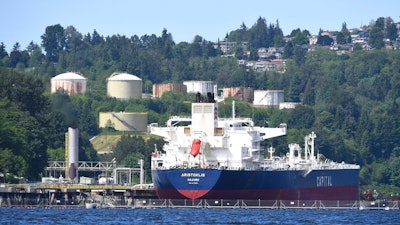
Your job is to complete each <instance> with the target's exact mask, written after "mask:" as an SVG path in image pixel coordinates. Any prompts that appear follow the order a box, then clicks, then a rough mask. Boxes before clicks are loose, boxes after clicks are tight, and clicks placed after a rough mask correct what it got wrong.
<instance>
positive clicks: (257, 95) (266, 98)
mask: <svg viewBox="0 0 400 225" xmlns="http://www.w3.org/2000/svg"><path fill="white" fill-rule="evenodd" d="M284 100H285V95H284V91H283V90H266V91H264V90H256V91H254V102H253V104H254V105H259V106H279V104H280V103H282V102H284Z"/></svg>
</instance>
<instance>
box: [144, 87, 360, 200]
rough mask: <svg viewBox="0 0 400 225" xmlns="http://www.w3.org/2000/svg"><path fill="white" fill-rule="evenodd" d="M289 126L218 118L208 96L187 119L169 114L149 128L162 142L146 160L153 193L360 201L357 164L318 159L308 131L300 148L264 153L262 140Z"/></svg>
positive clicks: (161, 195) (185, 196)
mask: <svg viewBox="0 0 400 225" xmlns="http://www.w3.org/2000/svg"><path fill="white" fill-rule="evenodd" d="M286 130H287V126H286V124H280V125H279V126H278V127H260V126H255V125H254V122H253V121H252V119H251V118H236V117H235V104H234V102H232V117H231V118H219V117H218V102H217V101H215V100H214V96H213V94H208V97H207V98H205V99H202V97H201V96H200V95H199V94H198V95H197V96H196V101H195V102H194V103H192V107H191V117H181V116H172V117H170V118H169V120H168V122H167V124H166V126H165V127H159V126H157V125H153V126H150V127H149V131H150V133H152V134H155V135H159V136H162V137H163V138H164V140H165V141H166V144H165V145H164V146H163V147H162V149H161V150H158V149H157V146H155V150H154V152H153V153H152V156H151V169H152V179H153V183H154V188H155V190H156V192H157V195H158V197H159V198H162V199H260V200H358V199H359V189H358V182H359V178H358V177H359V171H360V166H359V165H355V164H348V163H344V162H341V163H337V162H333V161H331V160H328V159H322V157H320V155H319V154H316V151H315V149H314V141H315V139H316V134H315V133H314V132H311V133H310V134H309V135H307V136H306V137H305V138H304V147H303V148H301V147H300V145H299V144H295V143H291V144H289V145H288V152H287V153H286V155H284V156H280V157H278V156H275V155H274V151H275V150H274V149H273V148H272V147H271V148H268V149H267V151H268V153H267V154H266V155H267V156H266V157H264V156H263V155H262V151H263V150H264V149H263V148H262V147H261V145H260V143H261V142H262V141H263V140H266V139H270V138H274V137H279V136H283V135H286Z"/></svg>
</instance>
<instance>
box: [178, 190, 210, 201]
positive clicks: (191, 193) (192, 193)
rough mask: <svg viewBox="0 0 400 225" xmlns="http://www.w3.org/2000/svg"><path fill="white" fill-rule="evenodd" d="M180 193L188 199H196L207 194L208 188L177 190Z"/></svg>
mask: <svg viewBox="0 0 400 225" xmlns="http://www.w3.org/2000/svg"><path fill="white" fill-rule="evenodd" d="M178 191H179V193H181V195H183V196H185V197H186V198H189V199H198V198H201V197H203V196H204V195H205V194H207V192H208V190H178Z"/></svg>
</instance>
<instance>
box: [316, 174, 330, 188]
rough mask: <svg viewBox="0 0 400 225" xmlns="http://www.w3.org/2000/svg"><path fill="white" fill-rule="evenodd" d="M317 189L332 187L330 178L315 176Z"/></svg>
mask: <svg viewBox="0 0 400 225" xmlns="http://www.w3.org/2000/svg"><path fill="white" fill-rule="evenodd" d="M317 187H332V177H331V176H317Z"/></svg>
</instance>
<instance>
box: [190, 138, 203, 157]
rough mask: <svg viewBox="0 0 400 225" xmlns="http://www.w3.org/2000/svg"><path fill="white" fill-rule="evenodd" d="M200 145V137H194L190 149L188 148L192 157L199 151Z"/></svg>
mask: <svg viewBox="0 0 400 225" xmlns="http://www.w3.org/2000/svg"><path fill="white" fill-rule="evenodd" d="M200 145H201V141H200V139H194V140H193V142H192V149H191V150H190V154H191V155H192V156H193V157H196V156H197V155H198V154H199V153H200Z"/></svg>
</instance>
